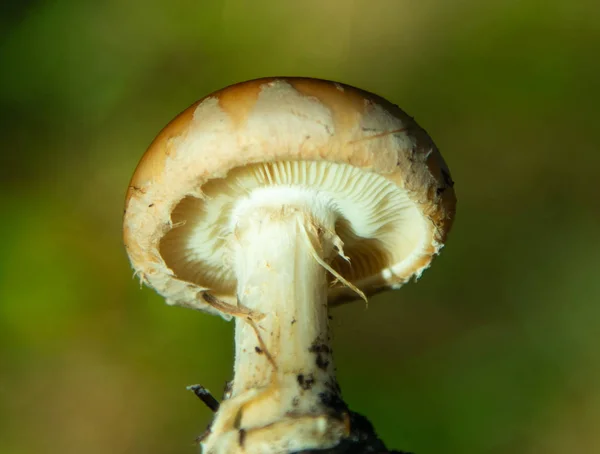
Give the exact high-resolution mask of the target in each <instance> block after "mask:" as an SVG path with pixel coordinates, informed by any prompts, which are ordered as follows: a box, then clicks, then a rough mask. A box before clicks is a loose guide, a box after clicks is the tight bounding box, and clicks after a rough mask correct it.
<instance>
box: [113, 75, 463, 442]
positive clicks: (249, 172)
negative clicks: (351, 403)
mask: <svg viewBox="0 0 600 454" xmlns="http://www.w3.org/2000/svg"><path fill="white" fill-rule="evenodd" d="M452 186H453V183H452V180H451V178H450V172H449V171H448V168H447V167H446V164H445V163H444V161H443V159H442V157H441V155H440V153H439V152H438V150H437V148H436V146H435V144H434V143H433V142H432V141H431V139H430V138H429V136H428V135H427V133H426V132H425V131H424V130H423V129H421V128H420V127H419V126H418V125H417V124H416V123H415V122H414V120H413V119H412V118H411V117H409V116H408V115H407V114H405V113H404V112H403V111H402V110H401V109H399V108H398V107H397V106H395V105H393V104H391V103H389V102H387V101H386V100H384V99H382V98H380V97H378V96H376V95H373V94H370V93H367V92H364V91H361V90H358V89H356V88H353V87H349V86H346V85H342V84H337V83H333V82H329V81H322V80H317V79H303V78H271V79H260V80H253V81H249V82H244V83H240V84H237V85H233V86H230V87H227V88H225V89H223V90H221V91H218V92H216V93H214V94H211V95H209V96H207V97H206V98H204V99H202V100H201V101H198V102H197V103H196V104H194V105H193V106H191V107H190V108H189V109H187V110H186V111H184V112H183V113H181V114H180V115H179V116H178V117H177V118H175V120H173V121H172V122H171V123H170V124H169V125H168V126H167V127H166V128H165V129H164V130H163V131H162V132H161V133H160V134H159V135H158V137H157V138H156V139H155V140H154V142H153V143H152V145H151V146H150V148H149V149H148V151H147V152H146V154H145V155H144V157H143V158H142V160H141V161H140V163H139V165H138V167H137V169H136V171H135V174H134V176H133V178H132V181H131V183H130V186H129V190H128V193H127V200H126V206H125V219H124V239H125V245H126V248H127V252H128V254H129V257H130V260H131V263H132V265H133V267H134V269H135V270H136V273H137V274H138V275H139V276H140V277H141V278H142V280H143V281H144V282H145V283H147V284H148V285H149V286H151V287H153V288H154V289H156V290H157V291H158V292H159V293H160V294H162V295H163V296H164V297H165V298H166V300H167V302H168V303H169V304H174V305H181V306H185V307H190V308H194V309H199V310H203V311H206V312H210V313H213V314H220V315H221V316H223V317H225V318H227V319H229V318H231V317H235V319H236V333H235V344H236V357H235V371H234V379H233V385H232V388H231V392H230V395H229V396H228V398H227V399H226V400H224V401H223V402H222V403H221V404H220V406H219V409H218V411H217V413H216V416H215V419H214V421H213V423H212V426H211V431H210V434H209V435H208V436H207V437H206V438H205V439H203V441H202V445H203V448H204V451H205V452H206V453H211V454H220V453H228V454H231V453H236V452H245V453H265V454H268V453H287V452H295V451H302V450H315V449H326V448H331V447H333V446H336V445H338V444H339V443H340V442H341V441H342V440H348V439H349V437H350V436H351V433H352V430H353V428H352V427H351V426H352V424H351V421H352V420H353V419H352V414H351V413H350V412H349V411H348V410H347V408H346V406H345V404H344V403H343V400H342V399H341V395H340V391H339V387H338V385H337V382H336V379H335V373H334V372H335V370H334V365H333V357H332V351H331V346H330V335H329V326H328V321H329V320H328V309H329V307H330V306H333V305H336V304H340V303H341V302H344V301H348V300H352V299H356V298H358V297H363V298H366V296H367V295H370V294H373V293H375V292H378V291H381V290H384V289H388V288H398V287H399V286H401V285H402V284H404V283H405V282H407V281H408V280H409V279H410V278H412V277H418V276H419V275H420V274H421V273H422V271H423V270H424V269H425V268H427V267H428V266H429V264H430V262H431V260H432V258H433V257H434V256H435V255H436V254H437V253H438V252H439V250H440V248H441V247H442V246H443V244H444V242H445V239H446V234H447V233H448V231H449V229H450V226H451V224H452V220H453V218H454V212H455V204H456V199H455V195H454V190H453V188H452ZM240 434H242V435H240ZM240 440H243V446H242V445H241V444H240Z"/></svg>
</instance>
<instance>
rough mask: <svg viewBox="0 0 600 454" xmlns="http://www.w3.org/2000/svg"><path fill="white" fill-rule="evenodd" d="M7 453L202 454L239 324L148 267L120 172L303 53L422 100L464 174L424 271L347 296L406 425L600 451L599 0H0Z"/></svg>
mask: <svg viewBox="0 0 600 454" xmlns="http://www.w3.org/2000/svg"><path fill="white" fill-rule="evenodd" d="M0 30H1V31H0V33H1V34H0V39H1V40H0V117H1V118H0V120H1V121H0V130H1V137H2V151H1V154H0V209H1V220H2V222H1V223H0V232H1V238H2V245H1V246H0V251H1V254H0V453H2V454H29V453H41V452H43V453H48V454H52V453H61V454H70V453H73V454H75V453H77V454H79V453H82V452H85V453H87V454H94V453H98V454H105V453H113V454H119V453H145V454H152V453H157V454H158V453H192V452H195V447H194V438H195V436H196V435H198V434H200V433H201V432H202V431H203V429H204V428H205V426H206V424H207V423H208V421H209V419H210V414H209V411H208V410H207V409H206V408H204V406H203V405H202V404H201V403H200V402H199V401H197V400H196V399H195V397H194V396H193V395H192V394H191V393H189V392H188V391H186V390H185V386H186V385H188V384H192V383H197V382H199V383H202V384H203V385H205V386H207V387H208V388H209V389H211V390H213V391H215V393H216V394H219V395H220V392H221V389H222V387H223V384H224V382H225V381H226V380H227V379H229V378H230V375H231V365H232V351H233V341H232V328H233V325H232V324H229V323H226V322H224V321H222V320H219V319H217V318H216V317H211V316H208V315H203V314H199V313H195V312H192V311H189V310H185V309H178V308H171V307H167V306H166V305H164V303H163V302H162V300H161V298H160V297H158V296H157V295H156V294H154V292H152V291H151V290H149V289H142V290H140V286H139V283H138V282H137V281H136V280H133V279H132V271H131V269H130V267H129V264H128V261H127V258H126V256H125V253H124V251H123V247H122V244H121V215H122V208H123V198H124V193H125V189H126V187H127V184H128V180H129V178H130V176H131V174H132V172H133V169H134V167H135V165H136V163H137V161H138V159H139V158H140V156H141V155H142V154H143V152H144V150H145V148H146V147H147V145H148V144H149V143H150V141H151V140H152V139H153V137H154V136H155V135H156V134H157V133H158V131H159V130H160V129H161V128H162V127H163V126H164V125H165V124H166V123H167V122H168V121H169V120H170V119H171V118H173V117H174V116H175V115H176V114H177V113H178V112H179V111H181V110H183V109H184V108H185V107H187V106H188V105H190V104H191V103H192V102H193V101H195V100H196V99H198V98H200V97H202V96H204V95H205V94H207V93H209V92H211V91H213V90H216V89H218V88H221V87H223V86H226V85H229V84H231V83H235V82H239V81H242V80H246V79H251V78H256V77H261V76H268V75H302V76H313V77H320V78H327V79H334V80H338V81H341V82H345V83H348V84H351V85H356V86H359V87H361V88H364V89H366V90H370V91H374V92H376V93H378V94H380V95H382V96H384V97H387V98H388V99H390V100H391V101H393V102H395V103H397V104H399V105H400V106H401V107H403V108H404V109H405V110H406V111H407V112H409V113H410V114H411V115H413V116H415V117H416V119H417V120H418V121H419V123H420V124H421V125H423V126H424V127H425V128H426V129H427V130H428V131H429V133H430V134H431V135H432V137H433V138H434V140H435V141H436V142H437V144H438V145H439V147H440V148H441V150H442V152H443V154H444V157H445V158H446V160H447V162H448V164H449V166H450V168H451V170H452V173H453V178H454V180H455V181H456V190H457V194H458V197H459V206H458V216H457V220H456V223H455V227H454V231H453V232H452V234H451V236H450V238H449V243H448V246H447V247H446V248H445V249H444V251H443V254H442V255H441V256H440V258H439V259H437V260H436V261H435V262H434V264H433V267H432V268H431V269H430V270H429V271H427V272H426V273H425V275H424V276H423V278H422V279H421V280H420V281H419V282H418V283H417V284H416V285H415V284H410V285H408V286H406V287H404V288H403V289H402V290H400V291H398V292H396V293H388V294H384V295H380V296H377V297H375V298H373V299H372V301H371V304H370V305H369V308H368V310H365V307H364V304H360V303H358V304H354V305H348V306H345V307H342V308H339V309H337V310H336V311H335V312H334V313H333V316H334V319H333V325H334V326H333V328H334V348H335V350H336V360H337V366H338V373H339V380H340V383H341V385H342V389H343V391H344V396H345V398H346V400H347V401H348V402H349V404H350V405H351V406H352V408H353V409H354V410H356V411H359V412H361V413H363V414H366V415H368V416H369V417H370V419H371V420H372V421H373V423H374V424H375V426H376V428H377V429H378V431H379V433H380V435H381V436H382V438H383V439H384V440H385V442H386V443H387V444H388V446H390V447H394V448H397V449H404V450H411V451H415V452H416V453H417V454H426V453H432V454H442V453H443V454H453V453H456V454H496V453H497V454H500V453H502V454H505V453H508V452H510V453H515V454H537V453H544V454H554V453H557V454H558V453H561V454H564V453H565V452H580V453H598V452H600V430H598V429H599V428H600V351H599V349H598V345H599V342H600V336H599V334H600V329H599V326H600V278H599V277H598V272H599V271H600V239H599V235H598V233H599V229H600V203H599V201H598V178H599V169H600V152H599V149H598V148H599V144H600V140H599V139H598V132H599V131H600V126H599V123H600V114H599V110H600V109H599V105H600V76H599V74H600V59H599V58H598V52H599V50H598V49H600V4H598V2H597V1H585V0H580V1H578V2H565V1H558V0H546V1H544V2H542V1H534V0H506V1H500V0H495V1H494V0H491V1H486V2H484V1H480V0H460V1H458V0H457V1H447V0H421V1H419V2H414V1H408V0H406V1H404V0H369V1H364V0H302V1H297V2H296V1H282V0H279V1H276V0H272V1H264V0H253V1H250V0H248V1H227V0H224V1H216V0H215V1H207V0H204V1H203V0H182V1H170V2H165V1H158V0H144V1H141V0H128V1H125V0H118V1H117V0H106V1H102V2H99V1H89V0H55V1H50V0H37V1H35V0H33V1H32V0H29V1H25V0H21V1H4V2H2V4H1V6H0Z"/></svg>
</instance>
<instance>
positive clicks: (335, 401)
mask: <svg viewBox="0 0 600 454" xmlns="http://www.w3.org/2000/svg"><path fill="white" fill-rule="evenodd" d="M238 219H239V221H238V222H237V224H236V226H235V233H234V237H235V245H234V250H235V255H234V258H235V270H236V274H237V280H238V288H237V292H238V304H239V305H241V306H244V311H245V310H246V309H250V310H251V311H252V312H253V313H258V314H259V315H258V316H257V317H255V318H254V320H253V319H249V318H246V317H239V318H237V319H236V335H235V345H236V347H235V348H236V358H235V373H234V379H233V385H232V389H231V394H230V396H228V398H227V399H226V400H225V401H224V402H223V403H222V404H221V406H220V408H219V411H218V412H217V414H216V416H215V419H214V421H213V424H212V426H211V428H210V433H209V434H208V436H207V437H206V438H205V440H204V441H203V442H202V445H203V450H204V451H203V452H204V453H207V454H221V453H223V454H224V453H227V454H234V453H242V452H243V453H246V454H251V453H261V454H269V453H292V452H300V451H305V450H320V449H327V448H331V447H333V446H336V445H337V444H338V443H339V442H340V441H341V440H342V439H344V438H345V437H348V435H349V434H350V414H349V412H348V411H347V408H346V405H345V404H344V402H343V401H342V399H341V396H340V391H339V387H338V385H337V382H336V379H335V369H334V364H333V357H332V351H331V347H330V342H329V341H330V338H329V327H328V321H329V320H328V309H327V290H328V281H327V271H326V269H325V268H324V267H323V265H322V263H326V262H327V261H328V259H329V258H330V256H332V255H333V254H335V253H336V252H334V246H333V244H334V242H335V239H336V238H337V237H336V236H335V233H334V222H335V221H334V219H333V217H332V216H328V215H327V212H325V211H322V212H314V211H313V212H311V211H309V210H308V209H306V207H305V206H286V205H284V206H281V205H280V206H276V207H253V208H252V209H249V210H246V211H245V212H244V214H243V215H241V216H239V217H238Z"/></svg>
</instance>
